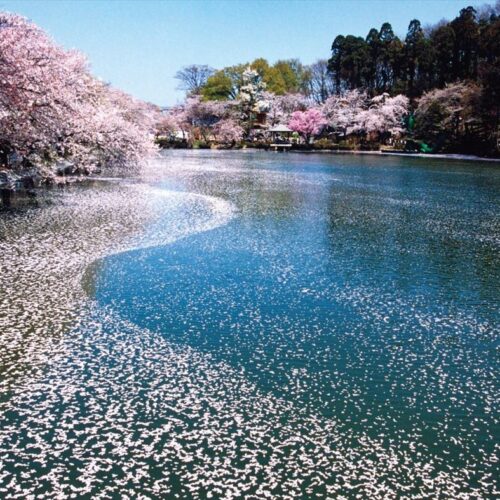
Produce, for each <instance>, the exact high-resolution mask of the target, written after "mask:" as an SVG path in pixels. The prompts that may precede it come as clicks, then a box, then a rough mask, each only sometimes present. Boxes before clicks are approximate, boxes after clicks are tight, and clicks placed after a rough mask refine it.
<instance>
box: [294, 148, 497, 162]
mask: <svg viewBox="0 0 500 500" xmlns="http://www.w3.org/2000/svg"><path fill="white" fill-rule="evenodd" d="M287 153H301V154H303V153H306V154H311V153H312V154H316V153H318V154H352V155H375V156H405V157H411V158H436V159H439V160H460V161H484V162H489V163H500V158H485V157H483V156H474V155H462V154H454V153H453V154H452V153H436V154H429V153H399V152H398V153H393V152H389V151H353V150H345V151H338V150H335V149H311V150H304V149H302V150H301V149H292V150H290V151H287Z"/></svg>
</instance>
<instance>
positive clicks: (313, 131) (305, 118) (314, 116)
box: [288, 108, 327, 142]
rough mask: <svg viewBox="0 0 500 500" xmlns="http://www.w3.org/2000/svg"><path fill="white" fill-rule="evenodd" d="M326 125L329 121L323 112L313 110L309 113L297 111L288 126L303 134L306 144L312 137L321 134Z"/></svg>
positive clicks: (309, 110) (308, 111)
mask: <svg viewBox="0 0 500 500" xmlns="http://www.w3.org/2000/svg"><path fill="white" fill-rule="evenodd" d="M326 123H327V121H326V119H325V117H324V116H323V115H322V113H321V111H320V110H319V109H316V108H311V109H308V110H307V111H295V112H294V113H293V114H292V118H291V120H290V122H289V123H288V126H289V127H290V128H291V129H292V130H295V131H296V132H298V133H299V134H301V135H302V136H303V137H304V139H305V141H306V142H309V140H310V138H311V137H312V136H315V135H317V134H319V133H320V132H321V130H322V128H323V127H324V125H326Z"/></svg>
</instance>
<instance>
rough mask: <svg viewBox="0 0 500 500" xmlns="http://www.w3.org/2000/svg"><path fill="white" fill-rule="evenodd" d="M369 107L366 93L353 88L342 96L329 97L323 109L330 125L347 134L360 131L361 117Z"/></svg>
mask: <svg viewBox="0 0 500 500" xmlns="http://www.w3.org/2000/svg"><path fill="white" fill-rule="evenodd" d="M367 108H368V97H367V95H366V93H364V92H360V91H359V90H351V91H349V92H346V93H345V94H343V95H340V96H338V95H333V96H331V97H329V98H328V99H327V100H326V101H325V103H324V105H323V106H322V108H321V110H322V112H323V115H324V116H325V118H326V120H327V122H328V125H329V126H330V127H331V128H332V129H333V130H336V131H338V132H341V133H343V134H344V136H345V135H349V134H352V133H354V132H357V131H359V127H360V118H361V116H362V114H363V112H364V111H365V110H366V109H367Z"/></svg>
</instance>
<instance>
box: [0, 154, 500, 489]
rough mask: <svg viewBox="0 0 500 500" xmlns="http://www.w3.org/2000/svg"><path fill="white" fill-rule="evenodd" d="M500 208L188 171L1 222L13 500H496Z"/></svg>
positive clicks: (326, 165)
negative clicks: (19, 494)
mask: <svg viewBox="0 0 500 500" xmlns="http://www.w3.org/2000/svg"><path fill="white" fill-rule="evenodd" d="M499 193H500V170H499V169H498V165H497V164H478V163H475V162H460V161H455V160H453V161H451V160H429V159H427V158H426V159H423V158H405V157H385V156H373V155H366V156H365V155H318V154H310V155H309V154H293V153H283V154H276V153H274V154H273V153H263V152H246V151H243V152H234V151H233V152H231V151H229V152H220V151H172V152H166V153H164V155H163V157H162V158H161V159H159V160H157V161H155V162H153V163H152V164H150V165H149V166H148V167H147V168H146V169H145V170H144V171H142V172H140V173H138V174H134V175H132V174H131V175H130V176H129V177H127V178H124V177H123V176H121V177H113V178H109V179H107V180H101V181H95V182H94V183H93V184H92V185H88V186H80V187H74V188H72V189H71V190H69V191H65V192H63V193H55V194H52V195H47V197H48V202H47V205H46V206H44V207H43V208H38V209H26V210H20V211H17V212H14V213H8V214H4V215H3V216H0V217H2V226H1V229H2V231H1V232H0V238H1V239H0V242H1V244H2V256H1V257H0V261H1V265H2V269H3V270H4V273H3V278H2V280H1V281H0V290H1V291H2V292H3V298H2V299H1V301H0V306H1V309H0V326H2V325H3V327H4V333H3V334H0V348H1V347H3V348H4V349H3V353H4V354H3V355H2V357H1V358H0V360H1V361H2V365H1V367H0V390H1V394H0V395H1V397H2V399H1V403H0V404H1V406H0V411H1V412H2V413H3V416H4V418H2V424H0V431H1V434H0V457H1V458H2V461H1V464H2V465H0V494H2V492H3V495H6V494H7V493H12V491H14V492H15V489H13V488H15V486H14V485H18V486H19V487H20V488H22V491H23V492H31V493H33V494H37V495H44V494H45V495H47V496H53V495H54V494H57V493H60V494H64V495H69V494H70V493H73V494H75V495H77V496H84V495H89V497H99V496H102V497H109V496H112V495H121V496H126V495H129V496H138V495H141V494H142V495H145V496H146V497H148V498H150V497H165V496H170V497H176V496H177V497H178V498H185V497H189V496H191V497H202V498H204V497H210V496H212V497H215V498H238V497H253V498H265V497H267V496H269V497H281V498H300V497H302V498H312V497H315V498H316V497H317V498H324V497H339V496H340V495H344V496H345V497H347V498H351V497H355V496H356V495H361V497H363V498H401V497H402V496H405V495H406V496H414V497H416V496H417V495H418V494H420V495H421V496H422V498H423V497H425V498H429V497H437V496H439V494H441V495H442V497H445V498H461V497H463V498H470V497H474V496H476V497H481V498H489V497H491V498H493V497H494V496H495V494H496V493H495V486H496V483H495V481H496V474H497V472H498V470H497V467H498V466H497V461H498V460H497V459H498V456H497V453H498V448H497V446H498V332H499V316H498V303H499V299H500V265H499V264H500V252H499V245H500V219H499V213H500V197H499Z"/></svg>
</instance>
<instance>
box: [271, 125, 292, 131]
mask: <svg viewBox="0 0 500 500" xmlns="http://www.w3.org/2000/svg"><path fill="white" fill-rule="evenodd" d="M269 132H293V130H291V129H289V128H288V127H287V126H286V125H283V124H281V123H280V124H278V125H275V126H274V127H271V128H270V129H269Z"/></svg>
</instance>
